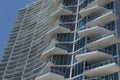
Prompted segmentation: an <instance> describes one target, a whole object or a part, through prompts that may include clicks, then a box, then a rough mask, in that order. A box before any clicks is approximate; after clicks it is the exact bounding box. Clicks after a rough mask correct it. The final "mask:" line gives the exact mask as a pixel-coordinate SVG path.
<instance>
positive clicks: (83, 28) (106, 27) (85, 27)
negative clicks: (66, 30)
mask: <svg viewBox="0 0 120 80" xmlns="http://www.w3.org/2000/svg"><path fill="white" fill-rule="evenodd" d="M96 26H99V27H102V28H105V29H108V30H111V31H113V30H114V29H110V28H109V26H100V25H96ZM113 27H114V26H113ZM89 28H91V27H88V26H85V25H84V26H82V27H81V28H79V29H78V31H82V30H86V29H89Z"/></svg>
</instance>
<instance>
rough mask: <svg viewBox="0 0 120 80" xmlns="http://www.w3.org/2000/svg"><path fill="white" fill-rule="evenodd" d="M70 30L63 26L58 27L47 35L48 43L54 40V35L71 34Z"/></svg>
mask: <svg viewBox="0 0 120 80" xmlns="http://www.w3.org/2000/svg"><path fill="white" fill-rule="evenodd" d="M69 32H70V30H69V29H67V28H64V27H62V26H57V27H55V28H53V29H51V30H50V31H48V32H47V33H46V41H49V40H51V39H52V38H53V36H54V34H57V33H69Z"/></svg>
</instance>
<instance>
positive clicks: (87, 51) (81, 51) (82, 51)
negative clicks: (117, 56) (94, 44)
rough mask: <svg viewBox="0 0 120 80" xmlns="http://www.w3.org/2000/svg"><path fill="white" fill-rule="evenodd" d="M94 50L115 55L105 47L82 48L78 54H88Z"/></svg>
mask: <svg viewBox="0 0 120 80" xmlns="http://www.w3.org/2000/svg"><path fill="white" fill-rule="evenodd" d="M94 51H99V52H103V53H106V54H110V55H114V54H113V53H112V52H111V51H108V50H105V49H86V50H80V51H78V52H77V54H76V55H80V54H86V53H89V52H94Z"/></svg>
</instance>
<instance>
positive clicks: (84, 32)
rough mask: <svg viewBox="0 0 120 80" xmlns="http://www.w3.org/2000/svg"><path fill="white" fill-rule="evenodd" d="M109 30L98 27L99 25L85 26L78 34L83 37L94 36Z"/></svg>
mask: <svg viewBox="0 0 120 80" xmlns="http://www.w3.org/2000/svg"><path fill="white" fill-rule="evenodd" d="M109 32H110V30H108V29H105V28H102V27H99V26H95V27H91V28H87V29H84V30H81V31H79V32H78V33H79V35H80V37H85V36H89V37H96V36H100V35H103V34H106V33H109Z"/></svg>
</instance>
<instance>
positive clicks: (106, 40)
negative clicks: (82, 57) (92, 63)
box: [86, 31, 120, 48]
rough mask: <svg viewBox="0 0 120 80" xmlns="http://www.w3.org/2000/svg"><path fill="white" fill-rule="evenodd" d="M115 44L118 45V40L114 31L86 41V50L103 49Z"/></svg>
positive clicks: (119, 40)
mask: <svg viewBox="0 0 120 80" xmlns="http://www.w3.org/2000/svg"><path fill="white" fill-rule="evenodd" d="M115 43H120V39H119V37H118V36H117V34H116V31H113V32H110V33H108V34H105V35H102V36H98V37H96V38H93V39H90V40H88V43H87V44H86V48H105V47H108V46H111V45H113V44H115Z"/></svg>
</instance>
